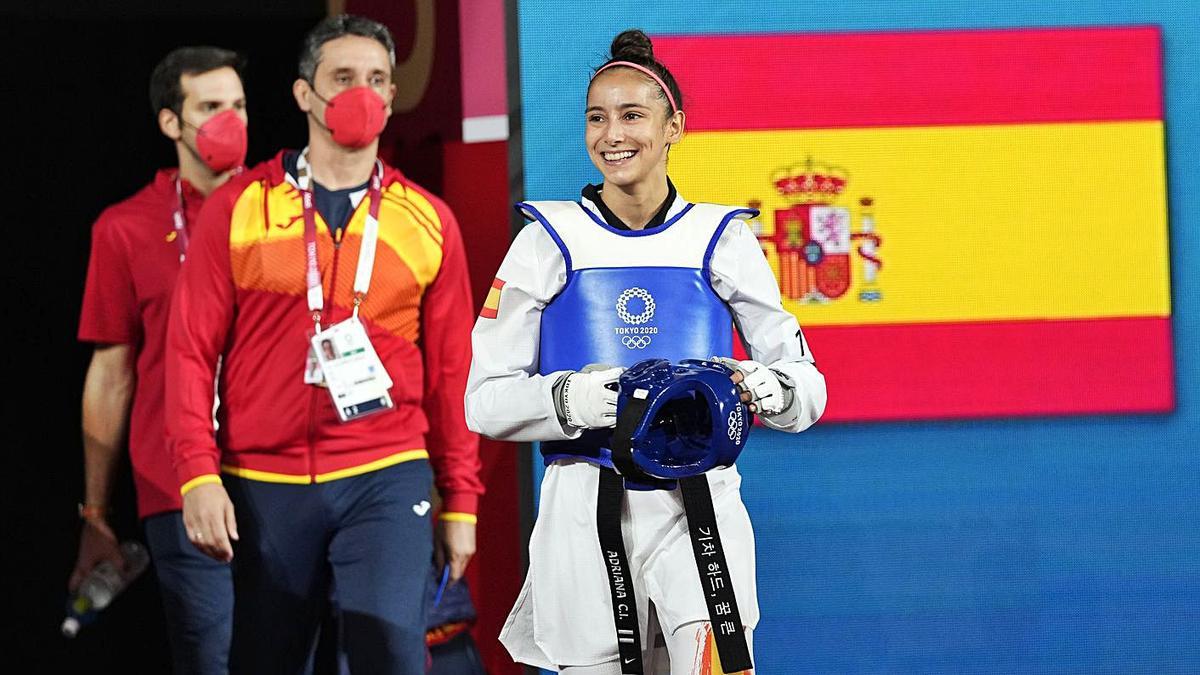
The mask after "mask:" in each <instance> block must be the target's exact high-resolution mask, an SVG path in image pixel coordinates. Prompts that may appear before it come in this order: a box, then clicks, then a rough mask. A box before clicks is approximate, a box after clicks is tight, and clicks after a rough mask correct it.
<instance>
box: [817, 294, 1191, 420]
mask: <svg viewBox="0 0 1200 675" xmlns="http://www.w3.org/2000/svg"><path fill="white" fill-rule="evenodd" d="M804 335H805V337H806V338H808V342H809V344H810V345H811V346H812V350H813V354H814V355H815V357H816V359H817V367H818V368H820V369H821V372H822V373H824V375H825V380H826V383H827V385H828V389H829V406H828V409H827V410H826V411H825V415H824V417H823V418H822V420H824V421H849V420H853V421H870V420H909V419H937V418H965V417H1000V416H1031V415H1069V414H1080V413H1096V412H1107V413H1154V412H1169V411H1171V410H1172V409H1173V408H1174V406H1175V388H1174V375H1173V374H1172V372H1171V363H1172V356H1171V326H1170V320H1169V319H1166V318H1123V319H1091V320H1072V321H1005V322H996V323H943V324H894V325H878V326H819V327H812V328H806V329H805V330H804Z"/></svg>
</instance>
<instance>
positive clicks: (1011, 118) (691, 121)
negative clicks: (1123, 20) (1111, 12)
mask: <svg viewBox="0 0 1200 675" xmlns="http://www.w3.org/2000/svg"><path fill="white" fill-rule="evenodd" d="M654 52H655V54H656V55H657V56H658V57H659V58H660V59H661V60H662V61H663V62H664V63H666V64H667V66H668V67H669V68H670V69H671V72H672V73H673V74H674V75H675V77H676V79H678V80H679V84H680V87H681V88H682V89H683V94H684V109H685V110H686V111H687V113H688V129H690V130H693V131H697V130H701V131H702V130H740V129H803V128H839V127H846V128H855V127H880V126H885V127H891V126H932V125H969V124H1019V123H1030V122H1082V121H1114V120H1160V119H1162V116H1163V110H1162V99H1163V95H1162V71H1161V64H1162V53H1161V34H1160V31H1159V29H1158V28H1157V27H1152V26H1137V27H1110V28H1061V29H1034V30H972V31H927V32H904V33H839V34H789V35H740V36H718V35H712V36H710V35H696V36H661V37H655V38H654Z"/></svg>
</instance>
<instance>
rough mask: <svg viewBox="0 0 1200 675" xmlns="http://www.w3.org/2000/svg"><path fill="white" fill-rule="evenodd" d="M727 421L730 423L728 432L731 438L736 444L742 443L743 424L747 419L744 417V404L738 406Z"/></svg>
mask: <svg viewBox="0 0 1200 675" xmlns="http://www.w3.org/2000/svg"><path fill="white" fill-rule="evenodd" d="M727 422H728V424H729V431H728V432H727V433H728V435H729V440H731V441H733V442H734V443H735V444H736V443H741V442H742V426H743V424H744V423H745V420H744V419H743V418H742V406H740V405H739V406H736V407H735V408H734V409H733V410H732V411H731V412H730V413H729V419H728V420H727Z"/></svg>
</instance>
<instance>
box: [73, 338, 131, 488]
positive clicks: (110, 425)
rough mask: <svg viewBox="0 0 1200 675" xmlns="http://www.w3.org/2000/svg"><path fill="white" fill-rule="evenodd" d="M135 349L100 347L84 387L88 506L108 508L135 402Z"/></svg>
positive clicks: (84, 449)
mask: <svg viewBox="0 0 1200 675" xmlns="http://www.w3.org/2000/svg"><path fill="white" fill-rule="evenodd" d="M133 387H134V374H133V359H132V349H131V348H130V347H129V346H128V345H111V346H105V347H97V348H96V351H95V353H94V354H93V355H92V362H91V365H90V366H89V367H88V373H87V378H86V379H85V380H84V384H83V467H84V503H85V504H88V505H91V506H106V505H107V504H108V500H109V496H110V494H111V493H112V485H113V478H114V476H115V475H116V472H117V466H118V465H119V464H120V460H121V453H122V447H121V441H122V440H123V439H124V437H125V429H126V426H127V424H128V419H129V406H130V403H131V401H132V400H133Z"/></svg>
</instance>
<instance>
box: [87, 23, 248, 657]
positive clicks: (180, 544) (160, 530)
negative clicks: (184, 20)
mask: <svg viewBox="0 0 1200 675" xmlns="http://www.w3.org/2000/svg"><path fill="white" fill-rule="evenodd" d="M240 61H241V59H240V57H239V56H238V55H237V54H236V53H234V52H231V51H227V50H224V49H218V48H215V47H183V48H180V49H176V50H175V51H173V52H171V53H170V54H168V55H167V56H166V58H164V59H163V60H162V62H161V63H159V64H158V66H157V67H156V68H155V69H154V73H153V74H152V75H151V78H150V102H151V105H152V106H153V110H154V112H155V114H156V115H157V118H158V126H159V129H160V130H161V131H162V133H163V135H164V136H166V137H167V138H169V139H170V140H172V141H173V142H174V143H175V151H176V154H177V156H178V159H179V165H178V168H172V169H162V170H160V171H159V172H158V173H157V174H156V175H155V177H154V179H153V180H152V181H151V182H150V184H149V185H147V186H146V187H144V188H142V189H141V190H140V191H139V192H138V193H137V194H135V195H133V196H132V197H129V198H128V199H126V200H124V201H122V202H119V203H117V204H114V205H112V206H110V207H109V208H107V209H105V211H104V212H103V213H102V214H100V217H99V218H98V219H97V220H96V224H95V225H94V226H93V228H92V254H91V261H90V263H89V265H88V275H87V286H86V289H85V291H84V298H83V312H82V316H81V318H80V321H79V339H80V340H82V341H85V342H91V343H94V344H95V351H94V352H93V354H92V360H91V365H90V366H89V367H88V372H87V378H86V380H85V381H84V389H83V447H84V483H85V497H84V501H83V503H82V504H80V508H79V513H80V516H81V517H82V519H83V529H82V533H81V535H80V541H79V557H78V560H77V562H76V564H75V569H74V571H73V572H72V574H71V578H70V581H69V586H70V588H71V589H72V590H74V589H75V588H76V587H78V585H79V583H80V582H81V581H82V580H83V578H84V577H85V576H86V575H87V573H88V572H89V571H90V570H91V569H92V567H94V566H95V565H96V564H97V563H98V562H100V561H101V560H112V561H114V562H116V563H118V564H120V563H121V562H122V561H121V553H120V551H119V549H118V547H117V539H116V536H115V535H114V534H113V531H112V529H111V528H110V527H109V525H108V523H107V521H106V514H107V510H108V500H109V496H110V493H111V491H112V484H113V479H114V475H115V473H116V470H117V466H118V464H119V461H120V456H121V452H122V448H121V447H120V443H121V440H122V438H123V437H124V435H125V430H126V424H127V421H128V424H129V453H130V459H131V460H132V465H133V476H134V485H135V487H136V490H137V501H138V516H139V517H140V518H141V519H142V523H143V525H144V527H145V531H146V539H147V541H148V543H149V545H150V552H151V555H152V557H153V559H154V563H155V569H156V570H157V573H158V579H159V584H160V586H161V589H162V596H163V605H164V609H165V610H166V616H167V628H168V632H169V635H170V638H171V651H172V659H173V661H174V666H175V668H174V669H175V672H176V673H226V672H227V661H228V653H229V643H230V639H231V638H230V636H231V631H232V612H233V585H232V577H231V575H230V572H229V567H228V566H227V565H222V564H221V563H219V562H216V561H214V560H212V559H211V558H209V557H208V556H205V555H203V554H202V553H200V552H199V551H197V550H196V549H195V547H193V546H192V545H191V543H190V542H189V541H188V539H187V533H186V531H185V530H184V526H183V518H182V515H181V509H182V500H181V499H180V496H179V488H178V483H176V480H175V470H174V467H173V466H172V462H171V456H170V454H169V452H168V451H167V447H166V440H165V436H164V423H163V422H164V420H163V414H164V411H163V392H164V367H163V360H164V353H165V342H166V331H167V317H168V316H169V312H168V309H169V306H170V301H171V294H172V292H173V290H174V286H175V278H176V276H177V273H178V271H179V267H180V263H181V262H182V260H183V258H184V256H185V254H186V252H187V245H188V234H189V224H191V223H193V222H195V220H196V217H197V215H198V214H199V211H200V205H201V204H202V203H203V201H204V199H205V197H206V196H207V195H208V194H209V193H210V192H212V191H213V190H214V189H216V188H217V187H218V186H219V185H221V184H222V183H224V182H225V181H226V180H227V179H228V178H229V177H230V176H231V175H233V174H234V173H235V172H236V171H238V170H240V167H241V165H242V163H243V162H244V161H245V156H246V97H245V94H244V93H243V90H242V81H241V77H240V75H239V73H238V68H239V65H240ZM131 404H132V414H131Z"/></svg>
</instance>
